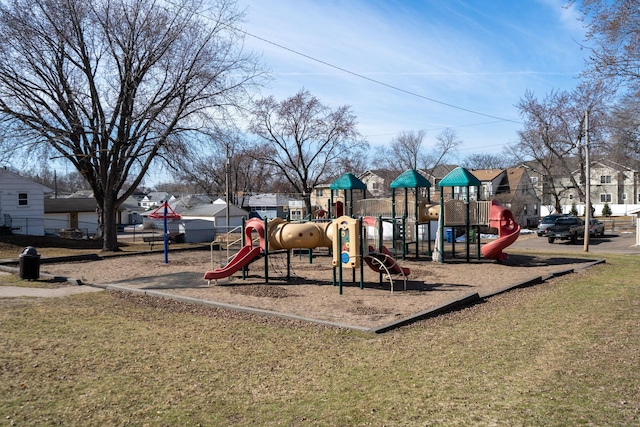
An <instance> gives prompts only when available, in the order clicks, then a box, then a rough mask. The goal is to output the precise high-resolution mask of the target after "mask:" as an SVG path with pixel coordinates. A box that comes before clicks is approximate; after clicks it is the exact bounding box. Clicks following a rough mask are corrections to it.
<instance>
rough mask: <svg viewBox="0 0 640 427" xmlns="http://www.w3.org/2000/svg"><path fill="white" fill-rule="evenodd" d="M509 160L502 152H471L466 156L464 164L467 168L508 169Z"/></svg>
mask: <svg viewBox="0 0 640 427" xmlns="http://www.w3.org/2000/svg"><path fill="white" fill-rule="evenodd" d="M508 164H509V160H508V159H507V157H506V156H503V155H500V154H487V153H480V154H471V155H469V156H467V157H465V159H464V161H463V162H462V166H463V167H465V168H467V169H506V168H507V167H508Z"/></svg>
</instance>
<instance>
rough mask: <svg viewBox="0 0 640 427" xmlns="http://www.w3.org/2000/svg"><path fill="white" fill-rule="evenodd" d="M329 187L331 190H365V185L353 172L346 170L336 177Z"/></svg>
mask: <svg viewBox="0 0 640 427" xmlns="http://www.w3.org/2000/svg"><path fill="white" fill-rule="evenodd" d="M329 188H330V189H331V190H366V189H367V186H366V185H365V183H364V182H362V181H360V180H359V179H358V178H357V177H356V176H355V175H354V174H352V173H350V172H347V173H345V174H344V175H342V176H341V177H340V178H338V179H336V180H335V181H334V182H333V184H331V186H330V187H329Z"/></svg>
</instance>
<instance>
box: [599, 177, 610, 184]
mask: <svg viewBox="0 0 640 427" xmlns="http://www.w3.org/2000/svg"><path fill="white" fill-rule="evenodd" d="M600 184H611V175H600Z"/></svg>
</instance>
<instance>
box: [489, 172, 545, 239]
mask: <svg viewBox="0 0 640 427" xmlns="http://www.w3.org/2000/svg"><path fill="white" fill-rule="evenodd" d="M506 175H507V180H508V185H509V191H508V192H502V193H500V194H498V195H497V196H496V200H498V201H499V202H500V203H502V204H503V205H504V206H506V207H508V208H509V209H510V210H511V212H512V213H513V215H514V217H515V220H516V222H517V223H518V224H520V225H521V226H524V227H533V226H536V225H538V222H539V220H540V198H539V197H538V195H537V194H536V191H535V189H534V185H533V183H532V181H531V177H529V173H528V169H527V168H525V167H523V166H518V167H515V168H508V169H507V170H506Z"/></svg>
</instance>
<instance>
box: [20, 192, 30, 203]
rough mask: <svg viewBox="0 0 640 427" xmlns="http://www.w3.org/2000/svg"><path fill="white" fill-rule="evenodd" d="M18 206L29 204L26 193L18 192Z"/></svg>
mask: <svg viewBox="0 0 640 427" xmlns="http://www.w3.org/2000/svg"><path fill="white" fill-rule="evenodd" d="M18 206H29V196H28V195H27V193H18Z"/></svg>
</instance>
